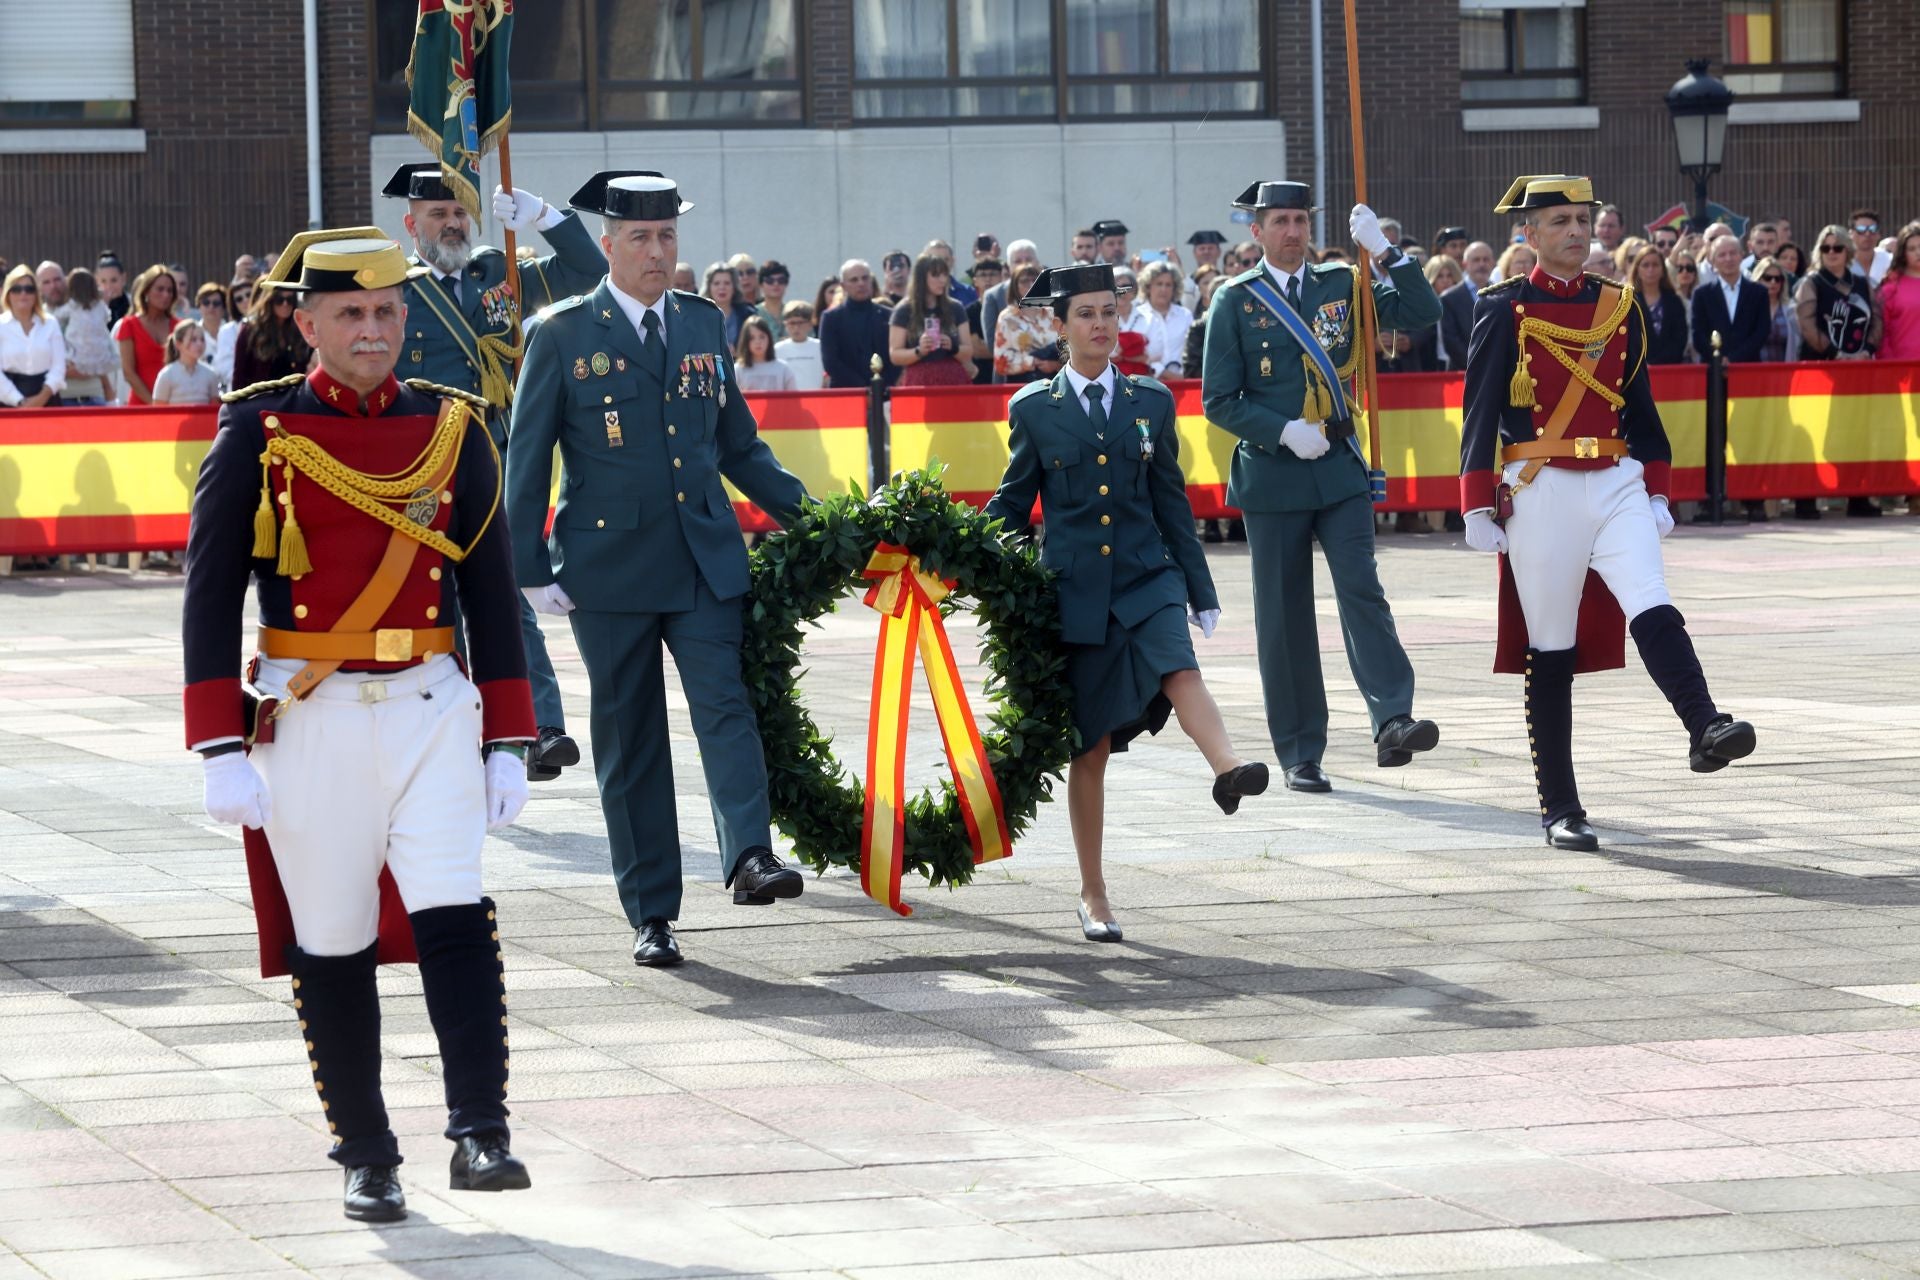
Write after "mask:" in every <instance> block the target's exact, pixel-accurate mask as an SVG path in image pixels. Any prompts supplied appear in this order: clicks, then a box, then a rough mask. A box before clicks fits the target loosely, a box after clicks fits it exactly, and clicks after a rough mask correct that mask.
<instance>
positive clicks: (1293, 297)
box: [1287, 276, 1301, 315]
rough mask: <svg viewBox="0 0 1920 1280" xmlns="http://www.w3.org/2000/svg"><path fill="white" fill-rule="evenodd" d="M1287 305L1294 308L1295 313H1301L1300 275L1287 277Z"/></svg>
mask: <svg viewBox="0 0 1920 1280" xmlns="http://www.w3.org/2000/svg"><path fill="white" fill-rule="evenodd" d="M1287 305H1288V306H1290V307H1292V308H1293V314H1295V315H1300V314H1301V311H1300V277H1299V276H1288V277H1287Z"/></svg>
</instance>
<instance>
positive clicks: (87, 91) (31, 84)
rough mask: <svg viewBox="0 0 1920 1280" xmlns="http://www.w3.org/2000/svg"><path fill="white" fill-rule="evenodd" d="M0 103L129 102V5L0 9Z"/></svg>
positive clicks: (89, 0) (93, 1) (84, 0)
mask: <svg viewBox="0 0 1920 1280" xmlns="http://www.w3.org/2000/svg"><path fill="white" fill-rule="evenodd" d="M0 49H5V50H6V57H5V58H4V59H0V102H131V101H133V100H134V81H133V0H60V3H58V4H44V5H43V4H31V5H29V4H5V5H0Z"/></svg>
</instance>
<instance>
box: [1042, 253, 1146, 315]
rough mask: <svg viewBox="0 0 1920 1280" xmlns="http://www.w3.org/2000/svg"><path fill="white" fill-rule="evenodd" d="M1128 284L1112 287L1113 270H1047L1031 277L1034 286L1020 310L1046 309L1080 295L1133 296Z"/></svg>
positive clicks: (1103, 266)
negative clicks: (1126, 294) (1025, 308)
mask: <svg viewBox="0 0 1920 1280" xmlns="http://www.w3.org/2000/svg"><path fill="white" fill-rule="evenodd" d="M1132 292H1133V286H1132V285H1130V284H1122V285H1115V283H1114V280H1113V268H1112V267H1110V266H1108V265H1107V264H1105V263H1094V264H1092V265H1091V266H1084V265H1083V266H1073V267H1048V268H1047V269H1046V270H1044V271H1042V272H1041V273H1040V274H1039V275H1037V276H1035V277H1034V278H1033V287H1032V288H1030V289H1028V290H1027V292H1026V293H1025V295H1024V296H1022V297H1021V299H1020V305H1021V306H1023V307H1048V306H1052V305H1053V304H1054V303H1055V302H1064V301H1066V300H1067V299H1068V298H1072V297H1077V296H1078V295H1080V294H1083V293H1112V294H1121V293H1132Z"/></svg>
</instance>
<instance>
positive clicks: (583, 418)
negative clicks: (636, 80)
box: [507, 171, 807, 967]
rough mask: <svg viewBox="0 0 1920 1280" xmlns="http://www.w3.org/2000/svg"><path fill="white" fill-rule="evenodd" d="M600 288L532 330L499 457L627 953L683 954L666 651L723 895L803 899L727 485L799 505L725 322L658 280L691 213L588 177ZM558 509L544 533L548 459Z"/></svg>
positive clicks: (525, 584)
mask: <svg viewBox="0 0 1920 1280" xmlns="http://www.w3.org/2000/svg"><path fill="white" fill-rule="evenodd" d="M570 203H571V204H572V205H573V207H574V208H575V209H579V210H583V211H587V212H592V213H597V214H599V215H600V216H601V217H602V218H604V219H605V224H604V225H605V228H606V230H605V233H604V234H603V235H602V236H601V239H600V247H601V248H602V249H603V250H605V252H606V254H607V265H608V272H607V278H606V279H604V280H602V281H600V283H599V285H598V287H596V288H595V289H594V290H593V291H592V292H591V293H589V294H587V295H586V296H584V297H579V298H570V299H568V300H567V301H565V302H561V303H558V304H556V305H555V306H553V307H551V308H549V309H548V310H547V311H546V312H544V313H543V314H542V315H541V316H540V317H539V318H537V319H536V320H535V321H534V322H533V323H532V324H531V325H529V326H528V329H527V356H526V360H525V361H524V362H523V363H522V364H521V366H520V382H519V385H518V388H517V390H516V391H515V394H514V409H513V440H512V442H511V444H510V445H509V446H508V454H507V463H508V465H507V492H508V510H509V511H510V512H511V513H512V515H513V553H514V554H513V559H514V566H515V568H516V570H517V571H518V573H519V577H520V585H521V589H522V590H523V591H525V592H526V593H527V595H528V598H529V599H530V600H531V601H532V602H533V606H534V608H536V609H539V610H541V611H542V612H546V613H554V614H564V615H566V617H567V619H568V621H570V622H571V623H572V624H573V634H574V638H575V640H576V641H578V642H579V645H580V658H581V661H583V662H584V663H585V664H586V668H587V677H588V680H589V681H590V682H591V685H592V691H593V721H592V733H593V767H594V773H595V776H596V777H597V779H598V781H599V783H600V805H601V808H602V810H603V811H604V812H605V814H606V819H607V843H608V845H609V852H610V854H611V858H612V863H613V873H614V882H615V884H616V886H617V887H618V889H619V891H620V903H621V905H622V906H623V907H624V908H625V909H626V912H627V919H628V921H629V922H630V923H631V924H632V925H633V928H634V937H633V958H634V961H635V963H637V964H641V965H646V966H650V967H652V966H665V965H674V964H678V963H679V962H680V960H681V952H680V945H679V943H678V941H677V940H676V939H675V938H674V935H673V925H672V922H673V921H674V920H675V919H677V918H678V917H679V914H680V894H681V863H680V833H679V826H678V823H677V821H676V817H675V809H676V805H675V800H674V785H673V752H672V747H671V743H670V740H669V738H668V731H667V694H666V677H665V672H664V669H663V663H662V659H663V656H664V653H666V652H671V653H672V654H673V662H674V667H675V669H676V670H677V671H678V672H679V675H680V684H681V687H682V689H684V690H685V692H686V698H687V710H688V713H689V715H690V717H691V719H692V721H693V734H694V737H695V738H696V739H697V740H698V741H699V744H700V763H701V767H702V768H703V769H704V771H705V773H706V781H707V795H708V798H709V801H710V803H711V805H712V808H713V822H714V833H715V835H716V837H717V839H718V843H719V846H720V869H721V872H722V874H723V875H724V876H725V878H726V883H727V885H728V886H729V887H730V888H731V889H732V890H733V900H734V902H735V903H737V904H740V905H743V906H744V905H753V906H765V905H768V904H771V903H772V902H773V901H774V900H775V899H777V898H793V897H798V896H799V894H800V892H801V890H802V889H803V888H804V881H802V879H801V877H800V873H799V872H797V871H795V870H794V869H793V868H792V867H788V866H783V865H782V864H781V862H780V859H779V858H778V857H776V856H775V855H774V852H773V848H772V844H773V834H772V821H771V818H770V815H769V806H768V800H767V773H766V756H765V754H764V750H763V748H762V746H761V742H760V726H759V722H758V720H757V719H756V718H755V716H754V712H753V706H752V703H751V702H750V700H749V699H748V697H747V687H746V684H745V681H744V680H743V678H742V676H741V672H740V645H741V635H742V626H743V621H742V604H743V601H744V599H745V597H746V594H747V587H748V576H747V553H746V549H745V546H744V544H743V542H742V540H741V536H740V521H739V519H738V518H737V517H736V516H735V515H734V510H733V501H732V499H731V498H730V497H728V495H727V491H726V486H725V483H724V481H727V480H731V481H732V482H733V483H734V484H735V485H738V486H739V487H740V489H741V490H742V491H743V492H744V493H745V494H746V495H747V497H748V498H750V499H751V500H752V501H753V502H754V503H755V504H756V505H758V506H759V507H760V508H761V509H762V510H763V511H766V512H767V513H768V514H770V515H772V516H773V517H774V518H775V519H777V520H780V521H782V522H784V521H786V520H787V519H788V518H789V517H791V516H792V515H793V514H794V512H796V511H797V510H798V509H799V507H800V504H801V503H802V502H804V501H805V500H806V497H807V491H806V488H805V486H803V485H802V484H801V483H800V481H799V480H797V479H796V478H794V476H793V475H792V474H791V473H789V472H788V471H787V470H786V468H784V467H782V466H781V465H780V462H779V459H777V458H775V457H774V456H773V451H772V450H771V449H769V448H768V447H767V444H766V441H764V440H762V439H761V438H760V435H759V432H758V429H757V428H756V427H755V425H754V421H753V413H752V411H751V410H749V409H748V408H747V404H746V401H745V399H744V398H743V397H742V396H741V395H740V388H739V386H738V385H737V384H736V383H735V382H734V378H733V359H732V357H731V356H730V355H729V354H728V344H727V340H726V331H725V325H724V321H725V317H724V316H723V315H721V313H720V309H719V308H718V307H717V306H715V305H714V304H713V303H712V302H711V301H709V300H708V299H706V298H703V297H701V296H699V295H698V294H694V293H683V292H681V291H680V290H678V289H671V288H669V287H668V285H669V283H670V282H671V279H672V273H673V265H674V262H675V259H676V257H677V255H678V252H679V219H680V216H681V215H682V214H684V213H687V212H689V211H690V210H691V209H692V208H693V206H692V205H691V204H690V203H688V202H686V201H683V200H682V199H681V198H680V192H679V189H678V188H677V187H676V186H675V185H674V183H673V180H672V179H670V178H665V177H662V176H661V175H660V174H658V173H652V172H632V171H614V172H608V173H600V174H596V175H594V177H593V178H592V179H590V180H589V181H588V182H587V184H586V185H585V186H584V187H582V188H581V189H580V190H579V191H577V192H575V193H574V195H573V198H572V200H571V201H570ZM556 445H558V446H559V450H560V466H561V483H560V502H559V506H558V507H557V509H556V510H555V511H554V516H553V532H552V536H551V537H549V536H548V535H547V533H546V517H547V504H548V501H549V495H550V494H551V493H552V486H553V454H554V447H555V446H556Z"/></svg>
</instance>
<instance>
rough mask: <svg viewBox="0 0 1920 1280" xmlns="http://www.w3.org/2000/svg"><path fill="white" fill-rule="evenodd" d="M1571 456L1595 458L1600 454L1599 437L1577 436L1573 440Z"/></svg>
mask: <svg viewBox="0 0 1920 1280" xmlns="http://www.w3.org/2000/svg"><path fill="white" fill-rule="evenodd" d="M1573 456H1574V457H1576V458H1597V457H1599V456H1600V437H1598V436H1579V437H1576V438H1575V440H1574V442H1573Z"/></svg>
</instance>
